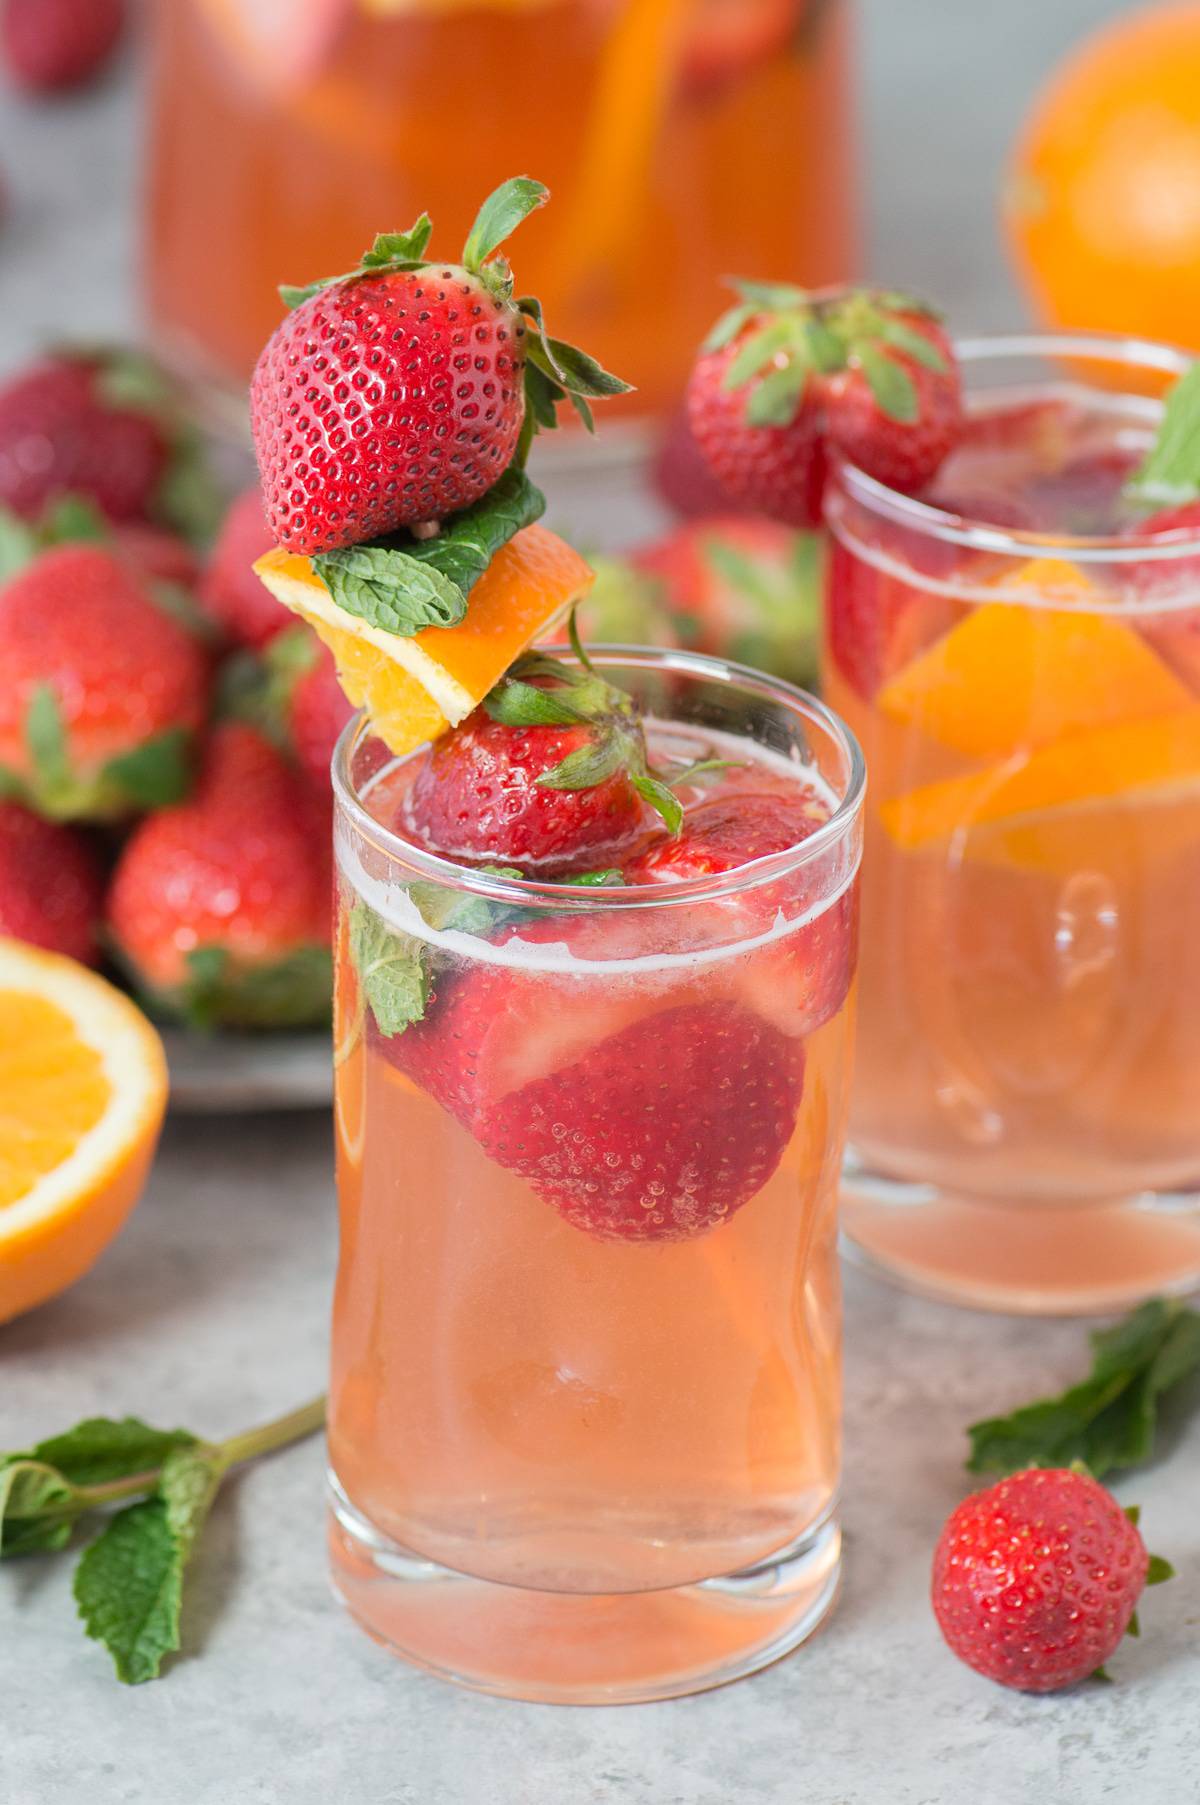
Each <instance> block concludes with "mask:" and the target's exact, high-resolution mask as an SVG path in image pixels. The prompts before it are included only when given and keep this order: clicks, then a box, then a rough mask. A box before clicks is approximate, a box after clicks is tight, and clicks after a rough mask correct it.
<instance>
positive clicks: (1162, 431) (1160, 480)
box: [1125, 363, 1200, 507]
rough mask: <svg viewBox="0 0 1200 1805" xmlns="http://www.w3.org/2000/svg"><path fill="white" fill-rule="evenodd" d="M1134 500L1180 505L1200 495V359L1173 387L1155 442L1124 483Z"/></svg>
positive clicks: (1169, 505) (1164, 504)
mask: <svg viewBox="0 0 1200 1805" xmlns="http://www.w3.org/2000/svg"><path fill="white" fill-rule="evenodd" d="M1125 493H1126V495H1127V496H1128V497H1129V499H1130V500H1131V501H1136V502H1143V503H1145V504H1147V505H1148V506H1152V507H1180V506H1182V505H1183V504H1184V503H1185V502H1189V501H1196V500H1197V499H1198V498H1200V363H1194V364H1192V366H1191V368H1190V369H1188V370H1186V371H1185V372H1184V374H1183V375H1182V376H1181V377H1180V378H1179V380H1178V382H1176V384H1175V385H1174V387H1173V388H1172V389H1171V391H1170V393H1169V394H1168V396H1167V399H1166V405H1165V406H1164V408H1163V416H1162V419H1161V421H1160V422H1159V427H1158V432H1157V433H1156V435H1155V439H1154V443H1153V445H1152V446H1151V447H1150V450H1149V452H1148V453H1147V454H1146V457H1145V460H1144V461H1143V462H1142V464H1140V465H1139V467H1138V469H1137V470H1136V471H1135V472H1134V474H1133V475H1132V476H1131V477H1130V479H1129V481H1128V483H1127V484H1126V485H1125Z"/></svg>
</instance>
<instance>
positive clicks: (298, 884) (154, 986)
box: [108, 721, 332, 1028]
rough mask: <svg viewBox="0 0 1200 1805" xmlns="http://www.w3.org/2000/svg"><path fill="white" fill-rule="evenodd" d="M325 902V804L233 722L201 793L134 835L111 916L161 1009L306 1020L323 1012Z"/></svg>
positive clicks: (271, 750)
mask: <svg viewBox="0 0 1200 1805" xmlns="http://www.w3.org/2000/svg"><path fill="white" fill-rule="evenodd" d="M330 909H331V873H330V849H329V811H328V807H327V806H322V802H321V800H320V799H318V798H316V797H314V796H313V795H312V794H311V792H310V790H309V788H308V786H307V785H306V784H305V782H304V781H303V779H302V778H301V776H300V774H299V772H297V771H295V770H294V769H293V768H292V766H291V765H290V764H289V763H288V761H287V760H286V759H285V758H284V756H283V754H282V753H281V752H279V751H278V750H277V749H276V748H275V747H274V746H272V745H271V744H270V742H269V741H268V740H267V739H265V738H264V737H263V735H262V734H260V733H258V732H257V731H256V730H255V729H254V728H252V727H250V726H247V725H246V724H245V723H244V722H240V721H228V722H225V723H223V724H221V725H219V726H218V727H217V728H216V729H215V730H214V732H213V735H212V738H211V740H210V742H209V745H208V748H207V751H206V755H205V760H204V764H203V767H202V769H201V772H200V776H199V780H198V782H197V785H196V790H195V794H194V795H193V796H192V797H190V798H189V799H188V801H186V802H183V803H179V804H177V805H176V806H175V807H174V808H167V809H161V810H159V812H158V813H157V814H155V815H151V816H150V817H149V818H148V819H147V820H145V821H143V822H142V823H141V824H140V825H139V826H138V827H137V828H136V829H135V830H134V832H133V834H132V835H131V836H130V838H129V840H128V841H127V842H126V844H125V847H124V849H123V851H122V853H121V856H120V858H119V860H118V862H117V868H116V871H115V873H114V875H113V882H112V888H111V890H110V892H109V899H108V928H109V934H110V937H111V939H112V942H113V944H114V946H115V948H116V951H117V953H118V955H119V957H120V959H121V961H122V963H123V964H124V965H125V967H126V968H127V970H128V971H129V972H130V973H131V975H132V977H133V979H134V981H135V983H136V984H137V985H138V986H139V988H140V989H141V990H142V991H143V992H144V993H145V994H146V995H147V997H148V998H149V999H150V1000H151V1001H152V1002H153V1003H154V1005H155V1006H156V1007H157V1008H159V1009H160V1010H161V1011H162V1012H163V1013H164V1014H168V1015H171V1016H179V1017H183V1018H185V1019H188V1020H190V1021H193V1022H195V1023H197V1024H198V1025H201V1026H213V1025H216V1024H227V1025H229V1026H231V1027H244V1028H273V1027H301V1026H304V1025H305V1024H308V1023H314V1022H320V1021H323V1020H325V1019H326V1017H327V1016H328V1012H329V1005H330V995H331V986H332V965H331V957H330V950H329V942H330Z"/></svg>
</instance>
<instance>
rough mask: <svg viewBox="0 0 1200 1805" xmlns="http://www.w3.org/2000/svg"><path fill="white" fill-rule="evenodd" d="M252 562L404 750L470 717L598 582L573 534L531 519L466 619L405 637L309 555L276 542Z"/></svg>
mask: <svg viewBox="0 0 1200 1805" xmlns="http://www.w3.org/2000/svg"><path fill="white" fill-rule="evenodd" d="M254 568H255V570H256V572H257V573H258V575H259V577H261V579H262V581H263V582H264V583H265V584H266V586H267V588H268V589H269V590H270V592H271V594H272V595H273V596H274V597H275V598H276V600H277V601H280V602H282V603H283V605H284V607H285V608H290V609H291V610H292V611H293V613H295V614H299V615H300V616H301V617H302V619H304V620H306V621H308V623H309V625H310V626H311V627H313V628H314V630H315V631H316V632H317V634H318V635H319V636H320V638H321V639H323V640H324V642H325V644H326V645H327V646H328V647H329V649H330V651H331V652H332V653H333V656H334V661H335V663H336V664H337V671H338V679H339V681H340V683H341V686H342V688H343V689H344V690H345V692H346V695H347V696H348V697H349V699H350V701H351V702H353V704H354V706H355V707H356V708H365V709H366V711H367V713H368V715H369V716H370V717H371V723H372V726H373V727H374V729H375V732H376V733H378V735H379V737H380V738H381V739H382V740H383V741H384V743H385V744H386V745H387V746H388V747H389V749H390V750H391V751H392V752H395V753H399V754H403V753H405V752H411V751H412V750H413V749H414V748H415V747H417V746H419V745H421V744H422V743H423V742H424V741H425V740H431V739H436V738H437V737H438V735H439V734H442V733H445V731H446V730H447V728H449V727H455V726H457V725H458V723H459V721H462V720H465V718H466V717H467V715H469V714H470V712H471V710H472V709H473V708H476V707H478V705H479V703H480V702H482V700H483V698H484V697H485V696H486V695H487V693H488V691H489V690H490V689H491V688H492V687H493V685H494V684H496V683H497V682H498V681H499V679H500V678H501V677H502V676H503V675H504V673H505V671H506V670H507V669H508V667H509V665H510V664H512V662H513V660H514V659H515V658H518V657H519V656H520V654H521V653H522V652H523V651H525V649H526V648H527V647H528V646H531V645H532V644H533V643H534V641H535V640H537V639H540V638H541V637H542V636H543V635H544V634H545V633H546V632H547V631H548V630H549V629H550V628H551V627H552V626H553V625H554V624H555V622H556V621H558V620H559V619H560V618H561V616H562V615H563V614H565V612H566V611H567V609H568V608H570V607H571V605H572V604H573V603H574V602H577V601H579V600H580V599H581V597H583V596H584V595H586V594H587V592H588V590H589V589H590V588H591V586H592V581H593V577H592V571H591V569H590V568H589V566H588V565H587V563H586V562H585V561H584V559H583V558H581V557H580V555H579V553H578V552H577V551H575V550H574V548H573V547H572V546H569V545H568V544H567V543H566V541H565V540H563V539H560V538H559V537H558V535H557V534H556V533H552V532H550V531H549V530H548V529H547V528H546V527H543V526H527V527H525V528H523V530H522V531H521V532H519V533H518V534H516V536H515V537H514V538H512V539H510V540H509V542H508V544H507V545H503V546H501V548H500V550H499V551H498V552H497V553H496V555H495V557H494V558H493V559H492V561H491V563H490V564H489V565H488V568H487V570H486V571H485V572H484V574H483V575H482V576H481V577H480V579H479V581H478V582H477V583H476V584H475V586H474V588H473V589H472V590H471V593H470V596H469V598H468V602H467V612H466V616H465V618H464V619H463V620H461V621H460V622H459V624H458V626H456V627H426V628H425V630H424V631H423V632H421V633H415V634H413V636H412V637H411V638H410V639H404V638H402V637H401V636H400V635H399V634H396V633H385V632H384V631H383V630H382V628H379V627H373V626H371V625H370V624H369V623H368V622H367V621H364V620H359V619H358V617H357V616H356V615H353V614H349V613H347V611H346V610H345V609H344V608H341V607H339V606H338V604H337V603H336V602H335V601H334V599H333V597H332V596H331V595H330V593H329V591H328V589H326V587H325V585H324V583H323V582H322V581H321V579H320V577H318V576H317V574H316V572H315V571H314V570H313V567H312V564H311V562H310V561H309V559H308V558H305V557H299V556H297V555H295V554H294V553H291V552H285V551H281V550H276V551H272V552H268V553H267V554H266V556H265V557H262V558H260V559H259V560H258V562H257V564H256V565H255V566H254Z"/></svg>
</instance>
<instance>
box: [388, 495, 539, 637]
mask: <svg viewBox="0 0 1200 1805" xmlns="http://www.w3.org/2000/svg"><path fill="white" fill-rule="evenodd" d="M545 511H546V497H545V496H544V495H543V494H542V491H541V490H540V489H539V488H538V487H537V486H536V484H534V483H531V482H530V480H529V478H528V477H527V476H526V474H525V472H524V471H523V470H520V469H517V468H516V467H515V466H513V465H510V466H509V468H508V469H507V470H506V471H505V472H504V474H503V475H502V476H500V477H498V478H497V479H496V481H495V482H494V483H493V484H492V486H491V488H490V489H489V490H488V492H487V494H486V495H481V496H480V498H479V500H478V501H476V502H473V503H472V504H471V506H470V507H469V508H463V509H462V510H461V512H460V513H458V514H451V515H449V516H448V517H447V518H446V519H445V520H443V522H442V530H441V532H440V533H438V535H437V537H436V538H434V539H414V540H412V542H411V544H408V543H406V544H405V546H404V551H405V554H406V556H408V557H410V558H414V559H415V560H416V561H417V563H418V564H424V565H427V566H428V567H429V568H430V569H431V570H435V571H437V572H438V573H439V574H440V575H441V576H443V577H445V578H446V580H447V582H449V583H453V584H454V586H455V587H456V588H457V589H458V590H460V591H461V592H462V594H463V595H464V596H468V595H469V594H470V593H471V590H472V589H473V587H474V586H475V584H476V583H477V582H478V580H479V578H480V577H481V576H482V575H483V573H484V571H485V570H486V569H487V567H488V565H489V564H490V563H491V561H492V559H493V558H494V557H495V555H496V553H497V552H498V551H499V550H500V547H501V546H502V545H507V543H508V541H509V540H510V539H513V538H515V537H516V535H517V534H518V533H519V532H520V531H521V529H522V528H523V527H527V526H532V525H533V522H534V521H535V520H540V519H541V517H542V515H543V514H544V513H545ZM438 624H440V623H438Z"/></svg>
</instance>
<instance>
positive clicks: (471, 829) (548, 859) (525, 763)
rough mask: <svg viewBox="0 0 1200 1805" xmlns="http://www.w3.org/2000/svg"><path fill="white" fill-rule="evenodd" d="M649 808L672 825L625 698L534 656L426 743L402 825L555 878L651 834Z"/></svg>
mask: <svg viewBox="0 0 1200 1805" xmlns="http://www.w3.org/2000/svg"><path fill="white" fill-rule="evenodd" d="M576 645H577V646H578V641H576ZM581 656H582V654H581ZM647 804H649V807H650V809H657V810H659V811H660V812H661V814H662V815H663V818H664V819H665V820H666V821H667V823H668V825H669V826H670V827H672V828H673V829H677V827H678V821H679V805H678V803H677V802H676V801H675V798H674V796H673V795H672V794H671V792H670V790H669V789H668V788H667V786H666V785H665V784H664V783H663V782H662V780H661V779H660V778H658V777H656V776H655V775H654V774H653V773H652V772H651V771H650V770H649V768H648V766H647V763H646V742H645V736H644V733H643V731H642V725H641V721H640V720H639V718H638V716H637V712H636V710H635V708H634V705H633V702H632V700H631V698H630V697H629V696H627V695H626V694H625V693H624V692H623V691H621V690H619V689H616V688H615V687H614V686H613V685H611V684H609V683H606V682H605V681H604V680H603V678H601V677H600V676H598V675H597V674H596V673H595V672H594V671H592V670H591V668H590V667H589V666H588V665H587V664H586V663H581V665H580V666H579V667H578V668H572V667H570V666H568V665H566V664H563V663H561V662H560V661H559V660H557V659H551V658H545V657H537V656H534V657H529V658H526V659H524V660H522V661H520V662H519V663H518V664H517V665H516V666H514V668H513V670H512V671H511V672H510V673H509V675H508V677H507V678H505V679H504V681H503V682H502V683H500V684H499V685H498V686H497V687H496V689H494V690H493V691H492V693H491V694H490V695H489V696H488V697H487V699H486V701H485V702H484V704H483V707H482V708H478V709H476V710H475V712H474V713H473V714H471V715H468V717H467V719H466V720H465V721H464V722H463V723H462V725H461V726H460V727H456V728H454V729H453V730H452V731H451V732H450V733H448V734H444V735H443V736H442V738H441V739H439V740H437V741H436V742H435V743H434V745H433V747H432V748H431V749H430V751H429V753H428V755H427V757H426V760H425V762H424V764H423V765H422V767H421V769H420V771H419V772H418V773H417V776H416V779H415V781H414V782H413V784H412V786H411V788H410V789H409V791H408V793H407V795H406V797H405V799H404V803H403V805H402V810H401V818H400V822H399V825H400V826H401V829H402V831H403V832H404V833H405V834H406V835H407V836H408V838H409V839H411V840H413V841H415V842H416V843H417V844H418V845H419V846H423V847H425V848H426V849H427V850H428V851H430V852H437V853H440V854H441V855H442V856H443V857H445V858H452V859H456V860H458V861H459V862H460V863H465V864H502V865H511V866H516V867H519V868H520V869H521V871H522V872H523V873H524V875H526V876H528V877H545V878H554V877H560V876H563V875H565V874H568V873H571V872H581V871H584V872H586V871H589V870H593V869H596V868H598V867H601V866H605V865H612V864H613V863H614V862H616V861H619V860H620V858H621V857H622V856H623V855H624V854H625V853H627V852H628V851H629V849H630V847H631V846H632V844H633V843H634V841H635V840H637V839H638V838H639V837H640V836H643V835H644V834H645V833H646V832H647V831H648V828H649V826H650V823H651V822H652V820H653V815H652V814H651V813H650V812H649V810H648V809H647V806H646V805H647Z"/></svg>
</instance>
